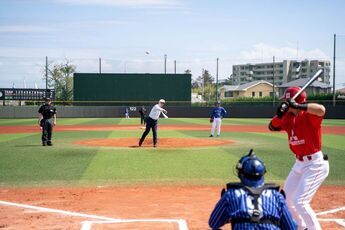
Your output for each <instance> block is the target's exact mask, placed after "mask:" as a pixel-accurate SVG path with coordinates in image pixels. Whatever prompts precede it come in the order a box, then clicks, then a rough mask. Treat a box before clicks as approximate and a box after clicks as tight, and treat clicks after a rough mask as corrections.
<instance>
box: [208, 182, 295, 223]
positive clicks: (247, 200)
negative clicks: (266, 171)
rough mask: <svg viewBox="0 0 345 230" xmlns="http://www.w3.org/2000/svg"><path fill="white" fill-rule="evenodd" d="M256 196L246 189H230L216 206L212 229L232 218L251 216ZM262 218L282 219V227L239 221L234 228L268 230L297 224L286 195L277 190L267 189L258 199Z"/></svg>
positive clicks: (213, 213) (211, 221)
mask: <svg viewBox="0 0 345 230" xmlns="http://www.w3.org/2000/svg"><path fill="white" fill-rule="evenodd" d="M253 200H254V198H253V197H252V196H250V195H248V192H247V191H246V190H244V189H229V190H228V191H226V192H225V193H224V194H223V196H222V198H221V199H220V200H219V202H218V203H217V205H216V207H215V208H214V210H213V212H212V214H211V217H210V220H209V225H210V227H211V228H212V229H218V228H220V227H222V226H223V225H224V224H226V223H229V221H230V220H231V219H233V220H235V219H239V218H241V219H243V218H246V219H247V218H248V219H249V218H250V217H251V216H252V214H253V210H254V204H253ZM258 203H259V210H260V212H261V216H260V218H263V219H270V220H276V221H280V227H278V226H276V225H273V224H268V223H264V224H256V223H249V222H244V223H243V222H239V223H235V224H234V226H232V227H233V228H232V229H233V230H247V229H257V230H261V229H267V230H278V229H282V230H295V229H297V224H296V223H295V221H294V220H293V219H292V217H291V214H290V212H289V210H288V208H287V206H286V202H285V199H284V197H283V196H282V195H281V194H280V193H279V192H278V191H276V190H273V189H266V190H264V191H263V192H262V194H261V195H260V197H259V199H258Z"/></svg>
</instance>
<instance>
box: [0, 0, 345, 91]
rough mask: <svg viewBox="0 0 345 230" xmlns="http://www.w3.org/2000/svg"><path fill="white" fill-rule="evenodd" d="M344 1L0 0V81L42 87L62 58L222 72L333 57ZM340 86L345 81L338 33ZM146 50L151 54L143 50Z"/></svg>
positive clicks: (84, 64) (121, 67)
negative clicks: (47, 69) (47, 65)
mask: <svg viewBox="0 0 345 230" xmlns="http://www.w3.org/2000/svg"><path fill="white" fill-rule="evenodd" d="M344 9H345V1H342V0H333V1H321V0H304V1H297V0H289V1H278V0H275V1H273V0H261V1H254V0H251V1H249V0H242V1H233V0H228V1H225V0H224V1H221V0H219V1H194V0H191V1H183V0H1V1H0V87H9V86H12V84H13V83H15V84H16V86H17V87H21V86H23V81H24V79H25V82H26V84H27V86H28V87H32V86H33V84H34V83H35V82H37V84H38V85H39V86H43V85H44V83H43V81H42V80H41V78H42V65H43V63H44V57H45V56H49V59H50V60H51V61H54V62H55V63H56V62H59V61H61V60H63V59H65V58H69V59H71V60H72V62H73V63H74V64H76V65H77V67H78V71H79V72H96V71H97V70H98V68H97V58H98V57H102V59H103V70H104V71H105V72H124V71H126V72H162V71H163V56H164V54H167V55H168V71H169V72H172V71H173V60H175V59H176V60H177V69H178V72H182V71H184V70H185V69H187V68H189V69H191V70H192V73H193V76H194V77H197V75H198V74H199V73H200V72H201V69H202V68H206V69H209V70H210V71H211V73H213V74H215V66H216V64H215V60H216V58H217V57H219V58H220V78H225V77H228V76H229V75H230V74H231V66H232V65H233V64H238V63H248V62H260V61H270V60H271V59H272V56H273V55H275V56H276V57H277V60H281V59H304V58H310V59H316V58H319V59H329V60H331V59H332V55H333V54H332V52H333V34H334V33H337V34H339V35H345V26H344V22H345V16H344ZM338 40H339V45H338V46H339V50H338V51H339V52H338V54H337V56H338V57H339V60H338V61H337V71H336V73H337V81H336V83H337V88H340V87H342V83H345V37H344V36H340V37H339V39H338ZM147 50H149V51H150V54H149V55H147V54H145V51H147Z"/></svg>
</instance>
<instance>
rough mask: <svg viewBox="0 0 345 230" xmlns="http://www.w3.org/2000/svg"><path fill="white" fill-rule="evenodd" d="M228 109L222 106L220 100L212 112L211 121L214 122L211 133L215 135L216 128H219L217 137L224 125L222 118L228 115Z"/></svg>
mask: <svg viewBox="0 0 345 230" xmlns="http://www.w3.org/2000/svg"><path fill="white" fill-rule="evenodd" d="M226 113H227V112H226V110H225V109H224V108H223V107H221V106H220V102H216V103H215V107H214V108H213V109H212V111H211V114H210V122H211V123H212V128H211V135H210V137H213V136H214V130H215V129H216V128H217V137H219V136H220V127H221V126H222V119H223V117H224V116H225V115H226Z"/></svg>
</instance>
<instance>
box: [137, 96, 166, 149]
mask: <svg viewBox="0 0 345 230" xmlns="http://www.w3.org/2000/svg"><path fill="white" fill-rule="evenodd" d="M164 105H165V100H164V99H160V100H159V102H158V104H156V105H154V106H153V107H152V109H151V112H150V114H149V116H148V117H147V118H146V129H145V132H144V133H143V135H142V136H141V139H140V141H139V146H141V145H142V144H143V142H144V140H145V138H146V136H147V134H149V132H150V129H152V134H153V147H157V141H158V138H157V126H158V119H159V116H160V115H161V113H164V114H166V113H167V111H166V110H165V109H163V106H164Z"/></svg>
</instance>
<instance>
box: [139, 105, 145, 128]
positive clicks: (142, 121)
mask: <svg viewBox="0 0 345 230" xmlns="http://www.w3.org/2000/svg"><path fill="white" fill-rule="evenodd" d="M139 113H140V124H141V125H145V124H146V108H145V107H144V106H143V107H141V108H140V109H139Z"/></svg>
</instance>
